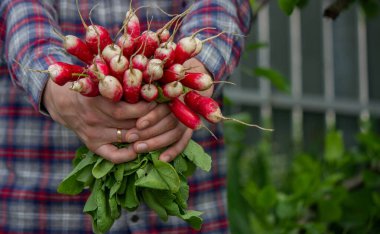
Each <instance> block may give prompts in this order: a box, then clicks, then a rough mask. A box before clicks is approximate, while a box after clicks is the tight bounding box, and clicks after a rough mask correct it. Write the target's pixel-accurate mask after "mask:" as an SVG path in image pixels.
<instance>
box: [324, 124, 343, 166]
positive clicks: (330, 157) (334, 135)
mask: <svg viewBox="0 0 380 234" xmlns="http://www.w3.org/2000/svg"><path fill="white" fill-rule="evenodd" d="M343 153H344V143H343V137H342V133H341V132H338V131H329V132H328V133H327V135H326V138H325V153H324V159H325V160H326V161H327V162H329V163H333V162H337V161H339V160H340V159H341V158H342V157H343Z"/></svg>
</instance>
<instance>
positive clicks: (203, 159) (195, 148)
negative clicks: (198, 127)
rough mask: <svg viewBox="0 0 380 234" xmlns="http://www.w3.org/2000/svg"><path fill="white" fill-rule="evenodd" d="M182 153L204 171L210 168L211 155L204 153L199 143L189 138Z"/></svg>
mask: <svg viewBox="0 0 380 234" xmlns="http://www.w3.org/2000/svg"><path fill="white" fill-rule="evenodd" d="M183 154H184V155H186V157H187V158H188V159H189V160H190V161H192V162H193V163H194V164H195V165H196V166H197V167H199V168H200V169H202V170H204V171H210V169H211V156H210V155H208V154H206V153H205V152H204V150H203V148H202V146H201V145H199V144H198V143H196V142H195V141H193V140H190V141H189V143H188V145H187V146H186V148H185V150H184V151H183Z"/></svg>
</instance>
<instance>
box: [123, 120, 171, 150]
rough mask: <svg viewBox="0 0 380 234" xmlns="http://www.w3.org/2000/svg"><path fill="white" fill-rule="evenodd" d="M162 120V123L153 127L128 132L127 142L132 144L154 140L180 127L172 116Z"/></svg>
mask: <svg viewBox="0 0 380 234" xmlns="http://www.w3.org/2000/svg"><path fill="white" fill-rule="evenodd" d="M160 120H161V121H159V122H158V123H157V124H155V125H153V126H152V127H148V128H146V129H143V130H140V131H139V129H131V130H130V131H128V133H127V136H126V139H127V142H130V143H131V142H134V141H137V140H139V141H144V140H147V139H150V138H153V137H155V136H158V135H161V134H163V133H165V132H167V131H170V130H172V129H174V128H176V127H177V126H178V120H177V119H175V117H174V116H172V115H167V116H166V117H164V118H163V119H160ZM132 138H133V139H132ZM131 140H133V141H131Z"/></svg>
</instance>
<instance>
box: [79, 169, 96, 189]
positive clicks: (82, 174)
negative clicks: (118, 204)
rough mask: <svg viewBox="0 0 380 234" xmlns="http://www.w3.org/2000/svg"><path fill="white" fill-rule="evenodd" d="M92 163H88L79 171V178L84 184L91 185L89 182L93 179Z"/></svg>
mask: <svg viewBox="0 0 380 234" xmlns="http://www.w3.org/2000/svg"><path fill="white" fill-rule="evenodd" d="M91 170H92V165H88V166H86V167H85V168H83V169H82V170H81V171H79V172H78V176H77V180H78V181H79V182H82V183H83V184H84V185H89V182H90V181H92V180H93V178H94V177H93V176H92V173H91Z"/></svg>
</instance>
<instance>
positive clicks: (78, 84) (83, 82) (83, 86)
mask: <svg viewBox="0 0 380 234" xmlns="http://www.w3.org/2000/svg"><path fill="white" fill-rule="evenodd" d="M70 89H71V90H73V91H76V92H79V93H80V94H82V95H83V96H86V97H96V96H99V87H98V84H97V83H96V82H94V81H93V80H92V79H91V78H90V77H84V78H80V79H78V80H76V81H74V82H73V83H72V85H71V87H70Z"/></svg>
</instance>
